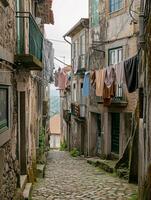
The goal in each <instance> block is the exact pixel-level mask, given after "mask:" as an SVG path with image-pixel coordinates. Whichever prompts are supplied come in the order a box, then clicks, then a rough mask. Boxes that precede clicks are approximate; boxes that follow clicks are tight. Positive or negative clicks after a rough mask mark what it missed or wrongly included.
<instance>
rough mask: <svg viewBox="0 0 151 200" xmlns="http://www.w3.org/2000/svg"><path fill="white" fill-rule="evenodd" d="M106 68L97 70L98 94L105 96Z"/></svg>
mask: <svg viewBox="0 0 151 200" xmlns="http://www.w3.org/2000/svg"><path fill="white" fill-rule="evenodd" d="M104 75H105V70H104V69H99V70H96V71H95V77H96V96H100V97H102V96H103V87H104Z"/></svg>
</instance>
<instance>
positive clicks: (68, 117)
mask: <svg viewBox="0 0 151 200" xmlns="http://www.w3.org/2000/svg"><path fill="white" fill-rule="evenodd" d="M63 118H64V120H65V121H66V122H70V121H71V112H70V110H63Z"/></svg>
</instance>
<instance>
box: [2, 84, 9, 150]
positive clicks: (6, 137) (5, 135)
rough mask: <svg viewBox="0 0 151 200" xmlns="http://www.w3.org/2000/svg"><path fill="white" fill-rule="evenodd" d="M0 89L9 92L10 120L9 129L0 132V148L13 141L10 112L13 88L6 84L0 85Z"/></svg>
mask: <svg viewBox="0 0 151 200" xmlns="http://www.w3.org/2000/svg"><path fill="white" fill-rule="evenodd" d="M0 88H6V89H7V90H8V93H7V94H8V96H7V101H8V103H7V115H8V116H7V118H8V127H7V128H6V129H3V130H2V129H1V130H0V147H1V146H3V145H4V144H5V143H6V142H8V141H9V140H10V139H11V116H10V110H11V107H10V105H11V102H10V92H11V87H10V85H6V84H3V83H2V84H0Z"/></svg>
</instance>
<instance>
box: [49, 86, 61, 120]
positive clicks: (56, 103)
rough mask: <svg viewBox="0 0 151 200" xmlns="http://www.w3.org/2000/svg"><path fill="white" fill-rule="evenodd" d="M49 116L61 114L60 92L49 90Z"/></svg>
mask: <svg viewBox="0 0 151 200" xmlns="http://www.w3.org/2000/svg"><path fill="white" fill-rule="evenodd" d="M49 105H50V106H49V116H50V117H52V116H54V115H55V114H58V113H60V96H59V90H56V89H54V88H53V89H52V88H49Z"/></svg>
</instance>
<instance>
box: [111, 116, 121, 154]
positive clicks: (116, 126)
mask: <svg viewBox="0 0 151 200" xmlns="http://www.w3.org/2000/svg"><path fill="white" fill-rule="evenodd" d="M119 135H120V113H111V152H112V153H116V154H119Z"/></svg>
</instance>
